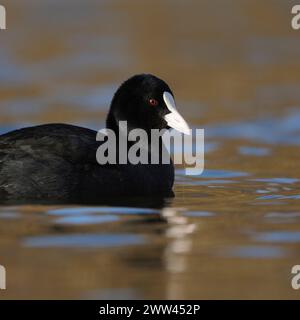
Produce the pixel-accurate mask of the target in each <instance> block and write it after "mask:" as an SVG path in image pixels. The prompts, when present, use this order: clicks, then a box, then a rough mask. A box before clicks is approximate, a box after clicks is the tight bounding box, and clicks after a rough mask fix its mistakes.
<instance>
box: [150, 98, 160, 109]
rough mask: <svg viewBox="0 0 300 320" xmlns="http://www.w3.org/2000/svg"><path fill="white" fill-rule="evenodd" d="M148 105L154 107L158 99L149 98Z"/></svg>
mask: <svg viewBox="0 0 300 320" xmlns="http://www.w3.org/2000/svg"><path fill="white" fill-rule="evenodd" d="M148 102H149V105H150V106H152V107H155V106H157V105H158V101H157V100H155V99H149V101H148Z"/></svg>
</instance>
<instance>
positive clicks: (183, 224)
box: [162, 208, 196, 299]
mask: <svg viewBox="0 0 300 320" xmlns="http://www.w3.org/2000/svg"><path fill="white" fill-rule="evenodd" d="M180 211H181V210H178V209H175V208H164V209H163V210H162V216H163V217H164V218H165V219H166V220H167V222H168V224H169V227H168V228H167V230H166V236H167V237H168V238H169V239H170V242H169V243H168V245H167V247H166V249H165V252H164V261H165V267H166V269H167V271H168V273H169V281H168V285H167V299H180V298H181V293H182V287H181V282H178V281H176V275H177V274H181V273H184V272H185V271H186V269H187V255H188V253H189V252H190V251H191V249H192V239H191V237H190V235H191V234H192V233H193V232H194V231H195V230H196V224H194V223H189V220H188V218H187V217H184V216H182V215H180Z"/></svg>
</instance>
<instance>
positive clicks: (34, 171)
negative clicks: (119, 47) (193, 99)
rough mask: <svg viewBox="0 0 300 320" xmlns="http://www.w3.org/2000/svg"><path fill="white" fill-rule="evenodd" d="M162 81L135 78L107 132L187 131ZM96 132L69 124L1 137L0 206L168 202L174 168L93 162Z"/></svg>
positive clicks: (119, 95) (115, 105)
mask: <svg viewBox="0 0 300 320" xmlns="http://www.w3.org/2000/svg"><path fill="white" fill-rule="evenodd" d="M172 97H173V94H172V91H171V89H170V88H169V86H168V85H167V84H166V83H165V82H164V81H163V80H161V79H159V78H157V77H155V76H153V75H150V74H141V75H136V76H133V77H131V78H130V79H128V80H127V81H125V82H124V83H123V84H122V85H121V86H120V87H119V89H118V90H117V92H116V93H115V95H114V97H113V100H112V103H111V106H110V110H109V113H108V117H107V121H106V124H107V128H109V129H111V130H113V131H114V132H115V133H116V137H118V134H119V130H120V127H119V121H123V120H126V121H127V123H128V130H132V129H135V128H141V129H144V130H145V131H146V132H149V130H151V129H163V128H175V129H177V130H178V131H181V132H184V133H188V131H189V128H188V126H187V124H186V122H185V121H184V120H183V118H182V117H181V116H180V115H179V113H178V112H177V111H176V108H175V104H174V100H173V98H172ZM96 135H97V132H96V131H93V130H90V129H86V128H82V127H78V126H73V125H68V124H46V125H40V126H35V127H30V128H24V129H20V130H15V131H12V132H9V133H6V134H4V135H1V136H0V201H10V202H13V201H23V202H31V201H32V202H35V201H40V202H49V201H51V202H56V201H57V202H60V201H63V202H76V203H79V202H86V201H88V200H89V199H90V200H97V199H102V198H104V197H117V196H169V195H170V194H171V193H172V186H173V182H174V167H173V164H172V161H171V162H170V163H169V164H162V163H159V164H135V165H133V164H130V163H128V164H120V163H117V164H104V165H100V164H99V163H98V162H97V161H96V152H97V149H98V147H99V144H100V142H97V141H96ZM149 152H151V149H150V150H149Z"/></svg>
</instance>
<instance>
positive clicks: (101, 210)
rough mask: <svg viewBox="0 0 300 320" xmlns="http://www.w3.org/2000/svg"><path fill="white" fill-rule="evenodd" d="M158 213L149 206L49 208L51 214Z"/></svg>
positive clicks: (158, 211)
mask: <svg viewBox="0 0 300 320" xmlns="http://www.w3.org/2000/svg"><path fill="white" fill-rule="evenodd" d="M96 213H107V214H111V213H113V214H125V215H126V214H128V215H131V214H133V215H135V214H138V215H140V214H158V213H160V210H156V209H149V208H131V207H78V208H61V209H55V210H49V211H48V214H50V215H85V214H96Z"/></svg>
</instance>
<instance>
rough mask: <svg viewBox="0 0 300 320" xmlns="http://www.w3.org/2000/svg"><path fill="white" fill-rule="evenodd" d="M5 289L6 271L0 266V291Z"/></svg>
mask: <svg viewBox="0 0 300 320" xmlns="http://www.w3.org/2000/svg"><path fill="white" fill-rule="evenodd" d="M5 289H6V270H5V268H4V267H3V266H1V265H0V290H5Z"/></svg>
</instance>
